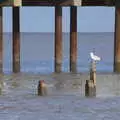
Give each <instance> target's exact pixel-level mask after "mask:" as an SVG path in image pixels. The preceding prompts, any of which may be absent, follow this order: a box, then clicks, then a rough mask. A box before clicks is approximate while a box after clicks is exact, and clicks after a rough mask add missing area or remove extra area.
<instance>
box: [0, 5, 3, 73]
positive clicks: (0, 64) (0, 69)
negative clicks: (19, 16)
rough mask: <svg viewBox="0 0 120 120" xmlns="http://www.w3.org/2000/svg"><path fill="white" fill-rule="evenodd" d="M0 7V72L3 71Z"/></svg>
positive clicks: (1, 16)
mask: <svg viewBox="0 0 120 120" xmlns="http://www.w3.org/2000/svg"><path fill="white" fill-rule="evenodd" d="M2 9H3V8H2V7H0V73H2V72H3V11H2Z"/></svg>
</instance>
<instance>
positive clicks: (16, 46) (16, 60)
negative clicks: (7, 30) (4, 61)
mask: <svg viewBox="0 0 120 120" xmlns="http://www.w3.org/2000/svg"><path fill="white" fill-rule="evenodd" d="M13 72H14V73H17V72H20V11H19V7H13Z"/></svg>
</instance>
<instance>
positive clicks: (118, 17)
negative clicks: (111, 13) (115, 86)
mask: <svg viewBox="0 0 120 120" xmlns="http://www.w3.org/2000/svg"><path fill="white" fill-rule="evenodd" d="M114 72H120V8H116V10H115V40H114Z"/></svg>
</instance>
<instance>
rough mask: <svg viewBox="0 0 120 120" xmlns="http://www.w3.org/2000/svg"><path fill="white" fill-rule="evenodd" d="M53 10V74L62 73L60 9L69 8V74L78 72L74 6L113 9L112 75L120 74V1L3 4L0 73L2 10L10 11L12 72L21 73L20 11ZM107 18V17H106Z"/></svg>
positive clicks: (38, 0)
mask: <svg viewBox="0 0 120 120" xmlns="http://www.w3.org/2000/svg"><path fill="white" fill-rule="evenodd" d="M27 6H33V7H34V6H48V7H53V6H54V7H55V55H54V56H55V57H54V61H55V62H54V63H55V72H57V73H59V72H61V69H62V7H65V6H66V7H67V6H69V7H70V72H77V6H105V7H115V9H116V10H115V37H114V38H115V39H114V72H120V0H3V2H0V72H1V73H2V72H3V46H2V44H3V14H2V9H3V7H12V8H13V9H12V10H13V17H12V18H13V42H12V43H13V47H12V51H13V54H12V56H13V57H12V58H13V65H12V66H13V72H15V73H17V72H20V9H21V7H27ZM106 17H107V16H106Z"/></svg>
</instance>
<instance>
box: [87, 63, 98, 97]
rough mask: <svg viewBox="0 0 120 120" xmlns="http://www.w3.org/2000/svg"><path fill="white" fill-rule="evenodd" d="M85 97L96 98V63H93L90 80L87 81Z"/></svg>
mask: <svg viewBox="0 0 120 120" xmlns="http://www.w3.org/2000/svg"><path fill="white" fill-rule="evenodd" d="M85 96H86V97H94V96H96V62H95V61H92V62H91V67H90V79H89V80H86V84H85Z"/></svg>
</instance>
